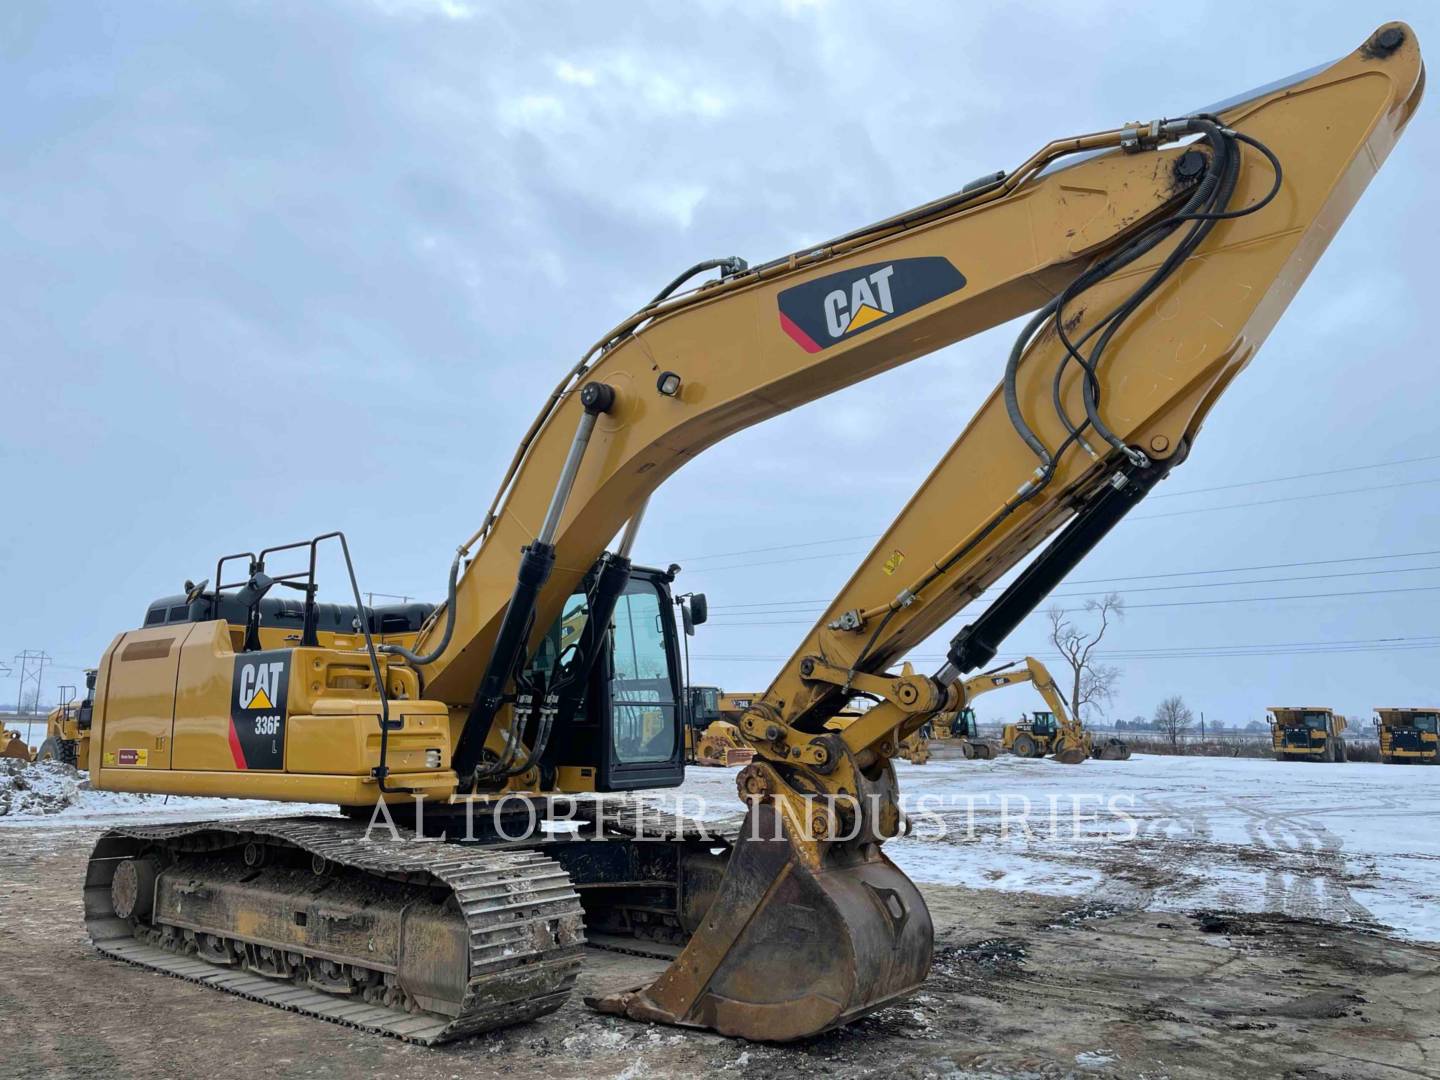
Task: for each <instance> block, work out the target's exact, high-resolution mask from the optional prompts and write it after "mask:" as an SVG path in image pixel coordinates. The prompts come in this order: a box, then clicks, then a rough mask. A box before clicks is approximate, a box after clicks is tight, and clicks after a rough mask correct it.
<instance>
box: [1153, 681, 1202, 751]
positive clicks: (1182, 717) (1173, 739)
mask: <svg viewBox="0 0 1440 1080" xmlns="http://www.w3.org/2000/svg"><path fill="white" fill-rule="evenodd" d="M1194 723H1195V714H1194V713H1193V712H1191V711H1190V706H1188V705H1186V704H1185V699H1184V698H1182V697H1180V695H1178V694H1176V695H1175V696H1174V697H1167V698H1166V699H1165V700H1164V701H1162V702H1160V704H1159V705H1157V706H1155V727H1156V728H1157V729H1158V730H1159V731H1161V732H1162V733H1163V734H1165V735H1167V736H1169V738H1170V748H1171V749H1172V750H1175V749H1178V748H1179V746H1180V736H1181V735H1183V734H1185V732H1186V731H1188V730H1189V729H1190V726H1191V725H1192V724H1194Z"/></svg>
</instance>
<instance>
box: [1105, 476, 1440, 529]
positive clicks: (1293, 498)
mask: <svg viewBox="0 0 1440 1080" xmlns="http://www.w3.org/2000/svg"><path fill="white" fill-rule="evenodd" d="M1422 484H1440V476H1433V477H1431V478H1429V479H1428V480H1406V481H1404V482H1403V483H1399V484H1371V485H1370V486H1369V487H1361V488H1346V489H1345V490H1344V491H1317V492H1315V493H1314V494H1313V495H1282V496H1281V497H1279V498H1278V499H1259V500H1257V501H1255V502H1247V503H1227V504H1226V505H1224V506H1200V507H1196V508H1195V509H1192V510H1170V511H1167V512H1166V513H1163V514H1141V515H1139V516H1138V517H1135V518H1131V519H1128V520H1132V521H1158V520H1160V519H1161V518H1172V517H1181V516H1182V515H1185V514H1209V513H1212V512H1214V511H1216V510H1244V509H1245V508H1246V507H1250V506H1274V505H1276V504H1277V503H1292V502H1306V501H1307V500H1310V499H1331V498H1334V497H1335V496H1337V495H1365V494H1368V493H1369V492H1372V491H1391V490H1393V489H1395V488H1406V487H1419V486H1421V485H1422Z"/></svg>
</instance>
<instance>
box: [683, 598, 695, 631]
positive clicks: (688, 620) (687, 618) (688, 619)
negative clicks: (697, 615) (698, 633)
mask: <svg viewBox="0 0 1440 1080" xmlns="http://www.w3.org/2000/svg"><path fill="white" fill-rule="evenodd" d="M680 625H681V626H683V627H684V628H685V636H686V637H694V636H695V619H694V617H693V616H692V615H691V614H690V605H689V604H681V605H680Z"/></svg>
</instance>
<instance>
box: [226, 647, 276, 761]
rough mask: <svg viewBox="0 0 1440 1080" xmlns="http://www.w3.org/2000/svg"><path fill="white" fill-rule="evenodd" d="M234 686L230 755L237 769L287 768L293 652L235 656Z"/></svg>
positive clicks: (272, 651) (274, 651) (231, 708)
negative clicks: (286, 743)
mask: <svg viewBox="0 0 1440 1080" xmlns="http://www.w3.org/2000/svg"><path fill="white" fill-rule="evenodd" d="M230 686H231V698H230V755H231V758H232V759H233V761H234V763H235V768H237V769H283V768H284V767H285V713H286V709H287V707H288V705H289V690H290V653H289V651H288V650H286V649H273V650H271V651H268V652H252V653H241V654H240V655H239V656H237V657H235V675H234V678H233V679H232V681H231V683H230Z"/></svg>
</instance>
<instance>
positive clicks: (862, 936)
mask: <svg viewBox="0 0 1440 1080" xmlns="http://www.w3.org/2000/svg"><path fill="white" fill-rule="evenodd" d="M801 848H802V844H800V843H799V842H797V840H796V839H795V838H794V836H793V835H792V830H791V828H790V826H789V823H788V822H787V821H786V820H785V817H784V815H783V814H782V813H780V812H778V811H777V810H776V808H775V807H774V805H773V804H771V803H768V802H757V803H754V804H753V805H752V806H751V809H750V811H749V812H748V813H747V814H746V817H745V823H744V828H743V829H742V831H741V834H740V838H739V840H738V841H737V843H736V845H735V848H734V850H733V852H732V853H731V856H730V863H729V866H728V868H727V869H726V872H725V877H724V879H723V880H722V882H721V885H720V891H719V892H718V893H717V895H716V898H715V901H714V903H713V904H712V905H711V908H710V911H709V914H708V915H707V916H706V918H705V921H704V923H703V924H702V925H701V926H700V928H699V929H698V930H697V931H696V932H695V934H694V935H693V936H692V937H691V938H690V941H689V943H688V944H687V945H686V946H685V951H684V952H682V953H681V954H680V956H679V957H678V958H677V959H676V960H675V961H674V962H673V963H672V964H671V965H670V966H669V968H667V969H666V970H665V973H664V974H663V975H661V976H660V978H659V979H658V980H656V982H655V983H654V984H653V985H651V986H649V987H648V988H641V989H635V990H628V991H624V992H621V993H618V994H611V995H609V996H607V997H603V998H587V999H586V1003H587V1004H589V1005H591V1006H592V1007H594V1008H596V1009H598V1010H599V1011H600V1012H604V1013H610V1014H612V1015H617V1016H628V1017H629V1018H631V1019H633V1020H642V1021H646V1022H650V1023H661V1024H678V1025H681V1026H684V1027H701V1028H710V1029H712V1030H714V1031H718V1032H720V1033H721V1034H722V1035H732V1036H740V1037H743V1038H746V1039H753V1040H757V1041H762V1042H788V1041H790V1040H792V1039H803V1038H806V1037H808V1036H811V1035H818V1034H819V1033H820V1032H822V1031H828V1030H830V1029H831V1028H834V1027H839V1026H840V1025H842V1024H847V1023H849V1022H850V1021H852V1020H854V1019H856V1018H857V1017H860V1016H863V1015H865V1014H866V1013H868V1012H871V1011H872V1010H874V1009H878V1008H880V1007H881V1006H883V1005H885V1004H886V1003H888V1002H891V1001H894V1000H896V999H898V998H903V997H905V996H907V995H909V994H912V993H914V992H915V990H917V989H918V988H919V986H920V984H921V983H923V982H924V981H925V977H926V976H927V975H928V974H929V971H930V954H931V948H932V944H933V937H934V931H933V927H932V924H931V921H930V912H929V909H927V908H926V906H925V901H924V900H923V899H921V896H920V891H919V889H917V888H916V886H915V884H914V883H913V882H912V881H911V880H910V879H909V878H907V877H906V876H905V875H904V874H903V873H901V871H900V869H899V868H898V867H897V866H896V865H895V864H894V863H892V862H891V861H890V859H889V858H888V857H886V855H885V854H884V852H883V851H882V850H881V848H880V846H879V845H878V844H853V843H851V844H834V845H831V846H830V847H829V848H828V850H827V851H825V853H824V854H823V856H822V857H821V861H820V864H819V866H818V867H816V866H815V865H814V864H813V861H812V860H811V859H810V858H808V857H807V855H808V852H807V851H802V850H801Z"/></svg>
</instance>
